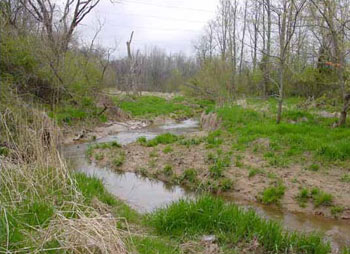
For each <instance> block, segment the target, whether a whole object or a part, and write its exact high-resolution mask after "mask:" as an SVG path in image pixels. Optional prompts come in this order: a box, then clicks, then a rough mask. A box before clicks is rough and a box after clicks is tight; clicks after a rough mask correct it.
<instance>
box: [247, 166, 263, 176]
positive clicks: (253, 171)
mask: <svg viewBox="0 0 350 254" xmlns="http://www.w3.org/2000/svg"><path fill="white" fill-rule="evenodd" d="M258 174H260V175H262V174H264V171H263V170H262V169H258V168H251V169H249V172H248V177H249V178H252V177H254V176H256V175H258Z"/></svg>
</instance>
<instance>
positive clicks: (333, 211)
mask: <svg viewBox="0 0 350 254" xmlns="http://www.w3.org/2000/svg"><path fill="white" fill-rule="evenodd" d="M343 211H344V207H342V206H333V207H331V214H332V215H333V216H334V217H337V216H338V215H339V214H340V213H342V212H343Z"/></svg>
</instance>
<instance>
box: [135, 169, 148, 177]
mask: <svg viewBox="0 0 350 254" xmlns="http://www.w3.org/2000/svg"><path fill="white" fill-rule="evenodd" d="M137 172H138V173H139V174H140V175H141V176H143V177H146V176H147V175H148V171H147V169H145V168H139V169H138V170H137Z"/></svg>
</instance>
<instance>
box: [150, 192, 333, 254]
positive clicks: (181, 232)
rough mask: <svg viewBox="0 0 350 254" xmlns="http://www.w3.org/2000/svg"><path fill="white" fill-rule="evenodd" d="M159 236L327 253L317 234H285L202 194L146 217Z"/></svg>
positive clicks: (252, 214)
mask: <svg viewBox="0 0 350 254" xmlns="http://www.w3.org/2000/svg"><path fill="white" fill-rule="evenodd" d="M147 220H148V222H149V223H150V224H151V225H152V226H153V227H154V228H155V229H156V231H157V233H159V234H161V235H171V236H173V237H180V238H188V237H194V236H201V235H204V234H215V235H217V236H219V241H220V242H222V243H227V244H236V243H238V242H250V241H252V240H253V239H256V240H257V241H258V242H259V244H260V245H261V246H262V248H263V249H264V250H265V251H266V252H267V253H303V254H315V253H317V254H326V253H330V250H331V249H330V245H329V244H328V243H324V242H323V241H322V238H321V237H320V236H318V235H315V234H312V235H306V234H302V233H287V232H285V231H284V230H283V229H282V226H281V225H280V224H278V223H276V222H273V221H269V220H265V219H262V218H260V217H259V216H258V215H257V214H256V213H255V212H254V211H253V210H248V211H247V210H243V209H241V208H239V207H238V206H236V205H234V204H230V203H225V202H224V201H223V200H221V199H217V198H214V197H210V196H204V197H201V198H199V199H197V200H180V201H178V202H176V203H173V204H171V205H169V206H168V207H166V208H163V209H158V210H156V211H155V212H153V213H152V214H150V215H149V216H148V218H147Z"/></svg>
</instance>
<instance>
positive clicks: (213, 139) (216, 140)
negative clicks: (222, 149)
mask: <svg viewBox="0 0 350 254" xmlns="http://www.w3.org/2000/svg"><path fill="white" fill-rule="evenodd" d="M221 135H222V131H221V130H216V131H212V132H210V133H209V134H208V136H207V148H214V147H218V146H220V145H221V144H222V143H223V139H222V138H220V136H221Z"/></svg>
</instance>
